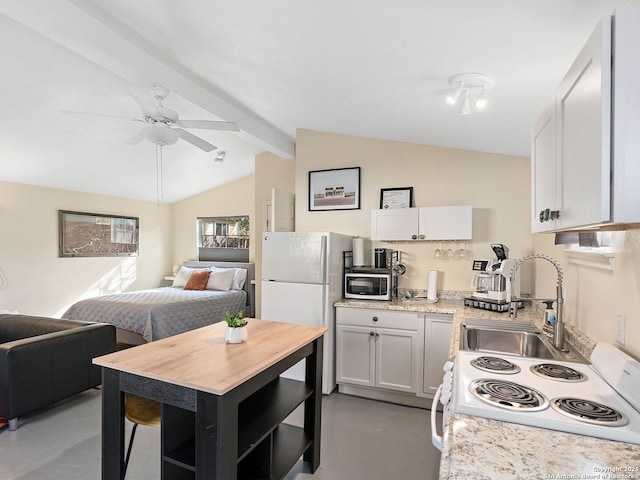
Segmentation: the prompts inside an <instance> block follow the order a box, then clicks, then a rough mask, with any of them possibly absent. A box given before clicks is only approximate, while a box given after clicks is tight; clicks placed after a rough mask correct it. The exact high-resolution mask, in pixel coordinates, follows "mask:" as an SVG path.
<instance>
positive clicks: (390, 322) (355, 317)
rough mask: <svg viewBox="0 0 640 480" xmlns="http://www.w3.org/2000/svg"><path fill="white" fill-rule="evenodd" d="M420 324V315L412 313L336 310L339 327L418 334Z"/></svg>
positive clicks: (351, 309) (354, 309) (350, 309)
mask: <svg viewBox="0 0 640 480" xmlns="http://www.w3.org/2000/svg"><path fill="white" fill-rule="evenodd" d="M418 322H419V316H418V314H417V313H412V312H394V311H391V310H373V309H368V308H344V307H338V308H336V323H337V324H338V325H358V326H363V327H381V328H397V329H401V330H413V331H416V332H417V331H418Z"/></svg>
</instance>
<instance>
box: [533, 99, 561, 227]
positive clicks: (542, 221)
mask: <svg viewBox="0 0 640 480" xmlns="http://www.w3.org/2000/svg"><path fill="white" fill-rule="evenodd" d="M552 212H553V213H552ZM556 215H557V211H556V100H555V97H554V98H553V99H552V100H551V101H550V102H549V103H548V104H547V105H546V107H545V109H544V111H543V112H542V115H540V117H539V118H538V120H537V121H536V123H534V125H533V128H532V129H531V230H532V231H533V232H534V233H537V232H544V231H547V230H554V229H555V228H556V226H555V224H556V221H555V217H556ZM552 216H553V218H551V217H552Z"/></svg>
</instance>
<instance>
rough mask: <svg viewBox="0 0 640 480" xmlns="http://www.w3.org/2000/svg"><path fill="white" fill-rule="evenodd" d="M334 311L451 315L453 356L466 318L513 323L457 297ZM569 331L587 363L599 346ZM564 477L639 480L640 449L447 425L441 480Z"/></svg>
mask: <svg viewBox="0 0 640 480" xmlns="http://www.w3.org/2000/svg"><path fill="white" fill-rule="evenodd" d="M335 306H337V307H338V306H339V307H350V308H373V309H380V310H400V311H402V310H404V311H412V312H421V313H445V314H452V315H453V334H452V336H451V345H450V353H451V356H454V355H455V354H456V353H457V351H458V345H459V341H460V328H459V326H460V323H461V322H462V321H463V320H464V319H465V318H485V319H490V318H497V319H501V320H509V315H508V314H507V313H498V312H491V311H486V310H480V309H475V308H470V307H465V306H464V305H463V304H462V300H461V298H459V297H456V296H452V297H451V298H447V299H442V300H440V301H438V302H437V303H427V302H426V301H424V300H420V299H411V300H402V299H394V300H392V301H390V302H380V301H368V300H351V299H343V300H340V301H338V302H336V304H335ZM542 318H543V317H542V310H540V309H537V308H532V307H526V308H525V309H523V310H521V311H520V312H519V313H518V320H520V321H522V320H525V321H526V320H530V321H533V322H534V323H536V324H537V325H538V326H539V327H541V325H542ZM565 328H566V339H567V341H568V342H569V343H571V344H572V345H573V346H574V347H575V348H576V349H577V350H578V351H579V352H580V353H582V355H583V356H585V358H587V359H588V358H589V357H590V355H591V351H592V350H593V348H594V347H595V343H594V342H593V341H592V340H591V339H589V338H588V337H587V336H586V335H584V334H583V333H582V332H580V331H579V330H577V329H576V328H574V327H573V326H572V325H571V324H569V323H566V324H565ZM561 478H579V479H629V480H640V445H635V444H630V443H624V442H614V441H610V440H604V439H600V438H594V437H587V436H584V435H575V434H571V433H564V432H557V431H554V430H547V429H542V428H536V427H530V426H526V425H518V424H514V423H508V422H500V421H497V420H490V419H486V418H480V417H474V416H469V415H459V414H453V415H451V416H450V417H449V418H448V419H447V422H446V424H445V425H444V431H443V451H442V457H441V460H440V479H441V480H453V479H455V480H503V479H504V480H507V479H508V480H514V479H522V480H531V479H561Z"/></svg>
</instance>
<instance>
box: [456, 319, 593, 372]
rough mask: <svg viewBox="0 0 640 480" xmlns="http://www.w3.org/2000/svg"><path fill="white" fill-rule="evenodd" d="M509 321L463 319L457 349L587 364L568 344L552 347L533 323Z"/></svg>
mask: <svg viewBox="0 0 640 480" xmlns="http://www.w3.org/2000/svg"><path fill="white" fill-rule="evenodd" d="M510 323H511V322H506V321H500V320H498V321H496V322H490V321H486V320H483V321H482V322H480V323H479V322H473V321H464V322H463V323H462V324H461V326H460V349H461V350H471V351H476V352H484V353H492V354H496V355H515V356H518V357H532V358H543V359H548V360H558V361H566V362H580V363H588V362H587V361H586V360H585V359H584V357H582V356H581V355H580V354H579V353H578V352H577V351H576V350H575V349H574V348H573V347H571V345H569V344H566V343H565V350H566V351H560V350H558V349H557V348H555V347H554V346H553V344H552V343H551V341H550V339H549V338H548V337H547V336H546V335H545V334H544V333H541V332H540V331H539V330H538V329H537V328H536V327H535V326H534V325H533V324H526V325H522V324H515V325H513V324H510Z"/></svg>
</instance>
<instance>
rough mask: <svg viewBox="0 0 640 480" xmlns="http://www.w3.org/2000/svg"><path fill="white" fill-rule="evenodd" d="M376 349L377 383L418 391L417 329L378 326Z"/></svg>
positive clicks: (385, 386) (397, 388)
mask: <svg viewBox="0 0 640 480" xmlns="http://www.w3.org/2000/svg"><path fill="white" fill-rule="evenodd" d="M375 350H376V354H375V358H376V371H375V374H376V375H375V376H376V379H375V380H376V381H375V386H376V387H380V388H387V389H389V390H398V391H401V392H413V393H415V392H416V390H417V389H416V377H417V375H416V370H417V365H418V362H417V360H418V332H411V331H407V330H395V329H388V328H378V329H376V337H375Z"/></svg>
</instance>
